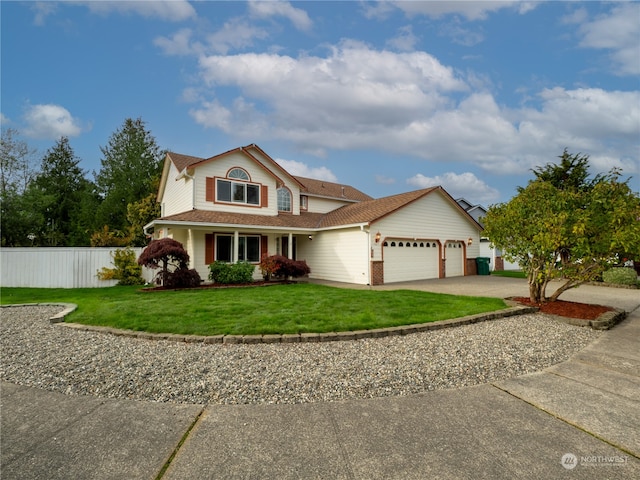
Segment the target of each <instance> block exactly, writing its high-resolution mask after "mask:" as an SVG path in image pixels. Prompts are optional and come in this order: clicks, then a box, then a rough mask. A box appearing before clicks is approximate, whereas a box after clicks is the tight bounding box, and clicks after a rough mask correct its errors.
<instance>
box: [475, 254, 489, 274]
mask: <svg viewBox="0 0 640 480" xmlns="http://www.w3.org/2000/svg"><path fill="white" fill-rule="evenodd" d="M490 260H491V259H490V258H489V257H477V258H476V265H477V266H478V275H489V261H490Z"/></svg>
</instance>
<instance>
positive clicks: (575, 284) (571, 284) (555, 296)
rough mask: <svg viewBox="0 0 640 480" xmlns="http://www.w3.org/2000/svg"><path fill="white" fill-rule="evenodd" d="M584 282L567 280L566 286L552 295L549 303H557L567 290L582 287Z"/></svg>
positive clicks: (562, 286)
mask: <svg viewBox="0 0 640 480" xmlns="http://www.w3.org/2000/svg"><path fill="white" fill-rule="evenodd" d="M583 283H584V282H573V281H571V280H567V281H566V282H565V283H564V285H561V286H560V287H559V288H558V289H557V290H556V291H555V292H553V295H551V297H549V301H550V302H555V301H556V300H557V299H558V297H559V296H560V295H562V294H563V293H564V292H566V291H567V290H570V289H572V288H575V287H578V286H580V285H582V284H583Z"/></svg>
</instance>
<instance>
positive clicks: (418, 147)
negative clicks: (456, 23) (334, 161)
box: [191, 41, 640, 175]
mask: <svg viewBox="0 0 640 480" xmlns="http://www.w3.org/2000/svg"><path fill="white" fill-rule="evenodd" d="M199 65H200V76H201V79H202V82H203V85H202V86H201V88H200V89H199V90H198V92H199V95H197V96H193V97H192V98H193V99H194V100H196V101H197V102H200V103H199V104H196V105H195V106H194V108H193V109H192V110H191V115H192V116H193V118H194V119H195V120H196V122H198V123H199V124H201V125H203V126H205V127H210V128H218V129H221V130H222V131H224V132H226V133H228V134H230V135H234V136H238V137H239V138H251V139H252V141H260V140H261V139H269V140H274V139H279V140H285V141H288V142H292V143H293V144H295V145H296V147H297V148H298V149H300V150H302V151H305V152H316V153H317V154H318V155H324V154H326V152H327V151H328V150H355V149H362V148H365V149H374V150H379V151H383V152H387V153H391V154H393V155H398V156H400V157H412V158H416V157H420V158H423V159H425V160H429V161H437V162H445V163H451V162H471V163H472V164H474V165H476V166H477V167H479V168H482V169H483V170H485V171H487V172H491V173H494V174H498V175H504V174H522V173H526V172H527V171H528V170H529V169H530V168H532V167H534V166H538V165H544V164H546V163H548V162H550V161H554V160H555V158H556V157H557V156H558V155H560V154H561V153H562V151H563V150H564V148H568V149H569V151H571V152H583V153H586V154H588V155H590V156H591V157H592V158H593V159H594V164H595V163H596V162H597V164H598V165H605V164H607V165H609V164H611V163H612V160H611V158H612V157H616V156H617V158H618V160H617V163H616V165H618V166H621V167H622V168H624V169H625V172H626V173H633V172H634V170H635V168H637V167H635V168H634V167H633V164H634V162H632V161H631V160H632V159H636V161H637V158H638V147H637V132H638V127H639V125H638V118H640V92H620V91H606V90H602V89H594V88H583V89H573V90H569V89H564V88H560V87H558V88H551V89H545V90H542V91H541V92H538V93H537V94H534V95H533V96H531V99H530V102H533V103H534V104H535V106H531V105H527V106H524V107H520V108H507V107H505V106H504V105H500V104H499V103H498V102H497V101H496V99H495V98H494V96H493V95H492V94H491V93H489V92H488V91H486V85H485V84H486V83H487V82H482V81H481V80H482V79H478V78H477V77H476V76H474V75H468V76H467V78H466V79H464V78H462V77H460V76H459V75H458V74H456V72H454V71H453V69H451V68H449V67H447V66H445V65H442V64H441V63H440V62H439V61H438V60H437V59H435V58H434V57H432V56H431V55H429V54H427V53H425V52H412V53H397V52H391V51H378V50H374V49H372V48H371V47H369V46H367V45H364V44H362V43H358V42H354V41H344V42H343V43H342V44H340V45H337V46H334V47H332V48H331V49H330V51H329V53H328V54H327V56H326V57H320V56H305V55H301V56H299V57H298V58H294V57H290V56H286V55H278V54H267V53H262V54H258V53H247V54H239V55H228V56H220V55H211V56H202V57H200V64H199ZM258 73H259V74H258ZM221 87H222V89H223V90H224V93H225V94H229V93H231V95H232V97H231V98H233V96H235V98H234V99H233V100H226V99H225V98H223V97H221V96H219V95H218V94H217V89H218V88H221ZM472 90H477V91H472ZM234 92H235V93H234ZM207 98H208V99H209V100H207ZM599 159H602V160H599ZM605 159H606V160H605ZM630 167H631V168H632V170H629V168H630ZM607 170H608V169H607Z"/></svg>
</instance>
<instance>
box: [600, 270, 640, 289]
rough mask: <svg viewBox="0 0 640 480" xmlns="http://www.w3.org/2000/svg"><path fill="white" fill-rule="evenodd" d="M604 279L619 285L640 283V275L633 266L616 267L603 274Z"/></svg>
mask: <svg viewBox="0 0 640 480" xmlns="http://www.w3.org/2000/svg"><path fill="white" fill-rule="evenodd" d="M602 281H603V282H606V283H615V284H617V285H636V284H637V283H638V275H637V274H636V271H635V270H634V269H633V268H629V267H614V268H612V269H610V270H607V271H606V272H604V273H603V274H602Z"/></svg>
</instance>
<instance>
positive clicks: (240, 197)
mask: <svg viewBox="0 0 640 480" xmlns="http://www.w3.org/2000/svg"><path fill="white" fill-rule="evenodd" d="M240 171H242V170H240ZM216 200H217V201H218V202H230V203H244V204H247V205H260V185H257V184H255V183H248V182H235V181H233V180H226V179H223V178H218V179H216Z"/></svg>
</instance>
